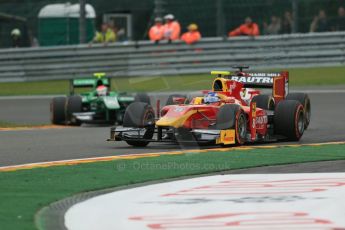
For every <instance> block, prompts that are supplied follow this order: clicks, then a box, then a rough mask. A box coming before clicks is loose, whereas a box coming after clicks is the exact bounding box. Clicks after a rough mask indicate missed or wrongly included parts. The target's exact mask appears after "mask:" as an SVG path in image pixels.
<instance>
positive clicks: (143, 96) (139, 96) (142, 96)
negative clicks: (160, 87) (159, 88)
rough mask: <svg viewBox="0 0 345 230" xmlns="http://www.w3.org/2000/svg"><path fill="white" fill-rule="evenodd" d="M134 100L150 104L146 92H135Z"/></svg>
mask: <svg viewBox="0 0 345 230" xmlns="http://www.w3.org/2000/svg"><path fill="white" fill-rule="evenodd" d="M134 101H135V102H144V103H146V104H149V105H151V100H150V97H149V95H148V94H147V93H137V94H136V95H135V97H134Z"/></svg>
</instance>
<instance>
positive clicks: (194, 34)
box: [181, 31, 201, 44]
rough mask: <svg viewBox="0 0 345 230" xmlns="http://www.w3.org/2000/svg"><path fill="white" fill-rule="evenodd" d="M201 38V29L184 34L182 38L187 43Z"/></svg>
mask: <svg viewBox="0 0 345 230" xmlns="http://www.w3.org/2000/svg"><path fill="white" fill-rule="evenodd" d="M200 39H201V34H200V32H199V31H190V32H186V33H184V34H182V36H181V40H182V41H184V42H185V43H187V44H193V43H195V42H197V41H199V40H200Z"/></svg>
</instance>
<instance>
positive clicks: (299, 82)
mask: <svg viewBox="0 0 345 230" xmlns="http://www.w3.org/2000/svg"><path fill="white" fill-rule="evenodd" d="M289 71H290V83H291V86H308V85H338V84H345V67H327V68H325V67H322V68H297V69H289ZM212 79H213V77H212V76H210V75H209V74H203V75H200V74H199V75H186V76H163V77H136V78H134V77H133V78H127V77H126V78H117V79H116V80H115V79H114V80H113V81H112V83H113V84H112V85H113V89H115V90H119V91H132V92H137V91H189V90H200V89H209V88H210V87H211V81H212ZM68 92H69V81H64V80H61V81H44V82H18V83H0V96H10V95H45V94H52V95H53V94H68Z"/></svg>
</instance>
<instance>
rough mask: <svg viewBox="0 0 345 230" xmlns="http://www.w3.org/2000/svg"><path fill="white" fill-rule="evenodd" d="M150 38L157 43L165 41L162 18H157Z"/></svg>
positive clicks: (150, 32) (150, 31)
mask: <svg viewBox="0 0 345 230" xmlns="http://www.w3.org/2000/svg"><path fill="white" fill-rule="evenodd" d="M149 38H150V40H151V41H153V42H155V43H158V42H159V41H161V40H163V39H164V26H163V19H162V18H160V17H157V18H155V24H154V25H153V26H152V27H151V28H150V30H149Z"/></svg>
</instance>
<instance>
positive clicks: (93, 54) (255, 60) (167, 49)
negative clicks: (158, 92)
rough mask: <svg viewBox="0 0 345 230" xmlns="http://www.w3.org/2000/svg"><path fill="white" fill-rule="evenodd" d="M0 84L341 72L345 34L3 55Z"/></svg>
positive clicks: (15, 51)
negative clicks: (241, 70) (237, 71)
mask: <svg viewBox="0 0 345 230" xmlns="http://www.w3.org/2000/svg"><path fill="white" fill-rule="evenodd" d="M0 62H1V65H0V81H1V82H15V81H40V80H53V79H71V78H79V77H86V76H91V75H92V74H93V73H95V72H105V73H106V74H107V75H108V76H110V77H125V76H157V75H183V74H198V73H206V72H209V71H210V70H214V69H218V70H229V69H230V68H231V66H232V65H238V64H245V65H249V66H251V69H271V68H283V69H288V68H292V67H320V66H341V65H344V64H345V32H334V33H312V34H292V35H277V36H259V37H255V38H251V37H238V38H230V39H228V38H220V37H219V38H205V39H203V40H202V41H200V42H199V43H197V44H195V45H186V44H184V43H182V42H176V43H172V44H168V43H162V44H153V43H151V42H149V41H139V42H127V43H115V44H108V45H106V46H105V45H102V44H101V45H92V47H90V46H89V45H77V46H59V47H49V48H20V49H2V50H0Z"/></svg>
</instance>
